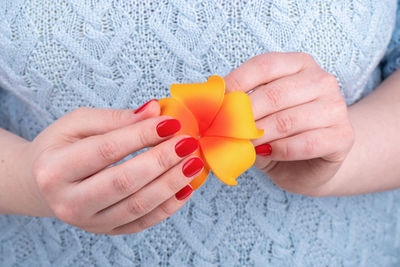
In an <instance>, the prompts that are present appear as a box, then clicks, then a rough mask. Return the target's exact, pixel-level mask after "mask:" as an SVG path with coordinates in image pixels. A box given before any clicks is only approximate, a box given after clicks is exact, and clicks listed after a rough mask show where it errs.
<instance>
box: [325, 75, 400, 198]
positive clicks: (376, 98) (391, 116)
mask: <svg viewBox="0 0 400 267" xmlns="http://www.w3.org/2000/svg"><path fill="white" fill-rule="evenodd" d="M349 116H350V120H351V122H352V124H353V127H354V130H355V136H356V137H355V143H354V145H353V147H352V149H351V151H350V153H349V154H348V156H347V158H346V160H345V161H344V162H343V165H342V166H341V168H340V169H339V171H338V172H337V174H336V175H335V177H334V178H333V179H332V180H331V181H330V183H329V184H328V187H329V189H330V191H329V194H330V195H354V194H362V193H369V192H378V191H384V190H390V189H395V188H399V187H400V158H399V155H400V70H398V71H397V72H395V73H394V74H393V75H392V76H391V77H389V78H388V79H387V80H385V81H384V82H383V83H382V85H381V86H380V87H379V88H377V89H376V90H375V91H374V92H373V93H371V94H370V95H369V96H367V97H365V98H364V99H363V100H361V101H360V102H358V103H356V104H354V105H353V106H351V107H350V108H349Z"/></svg>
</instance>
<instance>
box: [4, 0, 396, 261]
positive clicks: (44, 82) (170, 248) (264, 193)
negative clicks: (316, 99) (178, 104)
mask: <svg viewBox="0 0 400 267" xmlns="http://www.w3.org/2000/svg"><path fill="white" fill-rule="evenodd" d="M397 5H398V3H397V1H396V0H385V1H382V0H331V1H327V0H315V1H314V0H312V1H311V0H247V1H230V0H220V1H217V0H215V1H214V0H195V1H185V0H170V1H167V0H159V1H144V0H143V1H136V0H96V1H95V0H2V1H0V126H1V127H3V128H6V129H8V130H10V131H12V132H14V133H16V134H18V135H20V136H23V137H24V138H27V139H29V140H32V139H33V138H34V137H35V136H36V135H37V134H38V133H39V132H40V131H42V130H43V129H44V128H45V127H46V126H47V125H49V124H50V123H52V122H53V121H54V120H55V119H57V118H59V117H60V116H62V115H63V114H65V113H66V112H68V111H71V110H73V109H75V108H77V107H79V106H91V107H111V108H134V107H137V106H138V105H140V104H142V103H144V102H145V101H146V100H148V99H151V98H162V97H165V96H167V95H168V92H169V85H170V84H171V83H176V82H203V81H205V80H206V78H207V77H209V76H210V75H212V74H218V75H221V76H224V75H226V74H227V73H229V71H231V70H232V69H234V68H235V67H237V66H238V65H240V64H241V63H242V62H244V61H245V60H247V59H249V58H250V57H252V56H254V55H257V54H260V53H264V52H268V51H304V52H307V53H310V54H311V55H313V56H314V58H315V59H316V61H317V62H318V63H319V64H320V65H321V66H322V67H323V68H324V69H325V70H326V71H328V72H330V73H332V74H334V75H335V76H336V77H337V79H338V81H339V84H340V88H341V91H342V93H343V96H344V97H345V99H346V101H347V103H348V104H352V103H354V102H355V101H357V100H358V99H360V98H361V97H363V96H364V95H365V94H367V93H368V92H370V91H371V90H372V89H373V88H375V87H376V86H377V85H378V84H379V82H380V80H381V77H382V72H381V70H383V75H384V77H386V76H388V75H389V74H390V73H391V72H393V70H395V69H396V68H397V67H399V66H400V25H399V24H400V22H399V18H398V19H397V24H398V25H397V27H398V30H396V32H395V34H394V36H393V39H392V40H393V41H392V43H391V44H390V45H389V49H387V47H388V44H389V41H390V39H391V36H392V31H393V29H394V25H395V20H396V7H397ZM385 53H386V57H385V58H384V55H385ZM383 58H384V60H383V61H382V65H381V67H382V68H379V67H378V66H379V63H380V62H381V60H382V59H383ZM271 67H273V66H271ZM377 179H379V177H377ZM238 181H239V185H238V186H236V187H229V186H226V185H224V184H222V183H221V182H220V181H219V180H218V179H216V178H215V177H209V179H208V180H207V182H206V184H205V185H204V186H203V187H201V188H200V189H199V190H198V191H196V192H195V193H194V195H193V197H192V198H191V199H190V201H189V202H188V203H187V204H186V205H185V206H184V207H183V208H182V209H181V210H180V211H179V212H177V213H176V214H174V215H173V216H172V217H170V218H169V219H168V220H166V221H164V222H162V223H160V224H159V225H157V226H155V227H153V228H151V229H148V230H146V231H143V232H141V233H139V234H132V235H125V236H116V237H110V236H106V235H95V234H90V233H87V232H85V231H83V230H80V229H77V228H75V227H71V226H69V225H67V224H64V223H62V222H60V221H58V220H57V219H49V218H34V217H25V216H0V266H111V265H115V266H158V265H160V266H201V267H204V266H312V265H314V266H399V264H400V205H399V203H400V191H399V190H397V191H391V192H384V193H377V194H368V195H361V196H354V197H339V198H337V197H328V198H308V197H303V196H299V195H294V194H290V193H287V192H285V191H283V190H281V189H280V188H278V187H277V186H275V185H274V184H273V183H272V182H271V181H270V179H269V178H268V177H267V176H266V175H265V174H263V173H261V172H259V171H258V170H256V169H254V168H252V169H250V170H249V171H247V172H246V173H244V174H243V175H242V176H241V177H240V178H239V179H238Z"/></svg>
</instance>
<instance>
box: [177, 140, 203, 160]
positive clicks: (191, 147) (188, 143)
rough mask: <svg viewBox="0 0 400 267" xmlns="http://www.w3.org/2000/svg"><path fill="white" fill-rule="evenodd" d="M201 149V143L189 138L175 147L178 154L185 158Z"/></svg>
mask: <svg viewBox="0 0 400 267" xmlns="http://www.w3.org/2000/svg"><path fill="white" fill-rule="evenodd" d="M198 147H199V141H197V139H196V138H193V137H188V138H185V139H182V140H181V141H179V142H178V143H177V144H176V145H175V151H176V154H177V155H178V156H179V157H181V158H183V157H185V156H187V155H190V154H192V153H193V152H194V151H196V149H197V148H198Z"/></svg>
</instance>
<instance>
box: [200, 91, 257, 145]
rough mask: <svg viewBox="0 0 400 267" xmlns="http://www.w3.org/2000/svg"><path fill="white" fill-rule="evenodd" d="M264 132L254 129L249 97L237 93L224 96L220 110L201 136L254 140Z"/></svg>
mask: <svg viewBox="0 0 400 267" xmlns="http://www.w3.org/2000/svg"><path fill="white" fill-rule="evenodd" d="M263 134H264V130H259V129H257V128H256V123H255V122H254V117H253V110H252V108H251V101H250V97H249V96H248V95H247V94H245V93H243V92H239V91H235V92H231V93H228V94H226V95H225V98H224V102H223V103H222V106H221V109H220V110H219V112H218V114H217V116H216V117H215V119H214V121H213V123H212V124H211V125H210V127H209V128H208V130H207V131H206V132H205V133H204V135H203V136H225V137H233V138H239V139H256V138H260V137H261V136H263Z"/></svg>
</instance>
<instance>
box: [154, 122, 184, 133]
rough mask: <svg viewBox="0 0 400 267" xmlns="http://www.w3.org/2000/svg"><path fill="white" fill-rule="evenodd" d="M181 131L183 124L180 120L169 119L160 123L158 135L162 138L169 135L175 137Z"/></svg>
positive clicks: (157, 128)
mask: <svg viewBox="0 0 400 267" xmlns="http://www.w3.org/2000/svg"><path fill="white" fill-rule="evenodd" d="M180 129H181V124H180V122H179V121H178V120H175V119H169V120H165V121H162V122H160V123H159V124H158V125H157V127H156V130H157V134H158V136H160V137H166V136H169V135H173V134H174V133H176V132H178V131H179V130H180Z"/></svg>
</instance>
